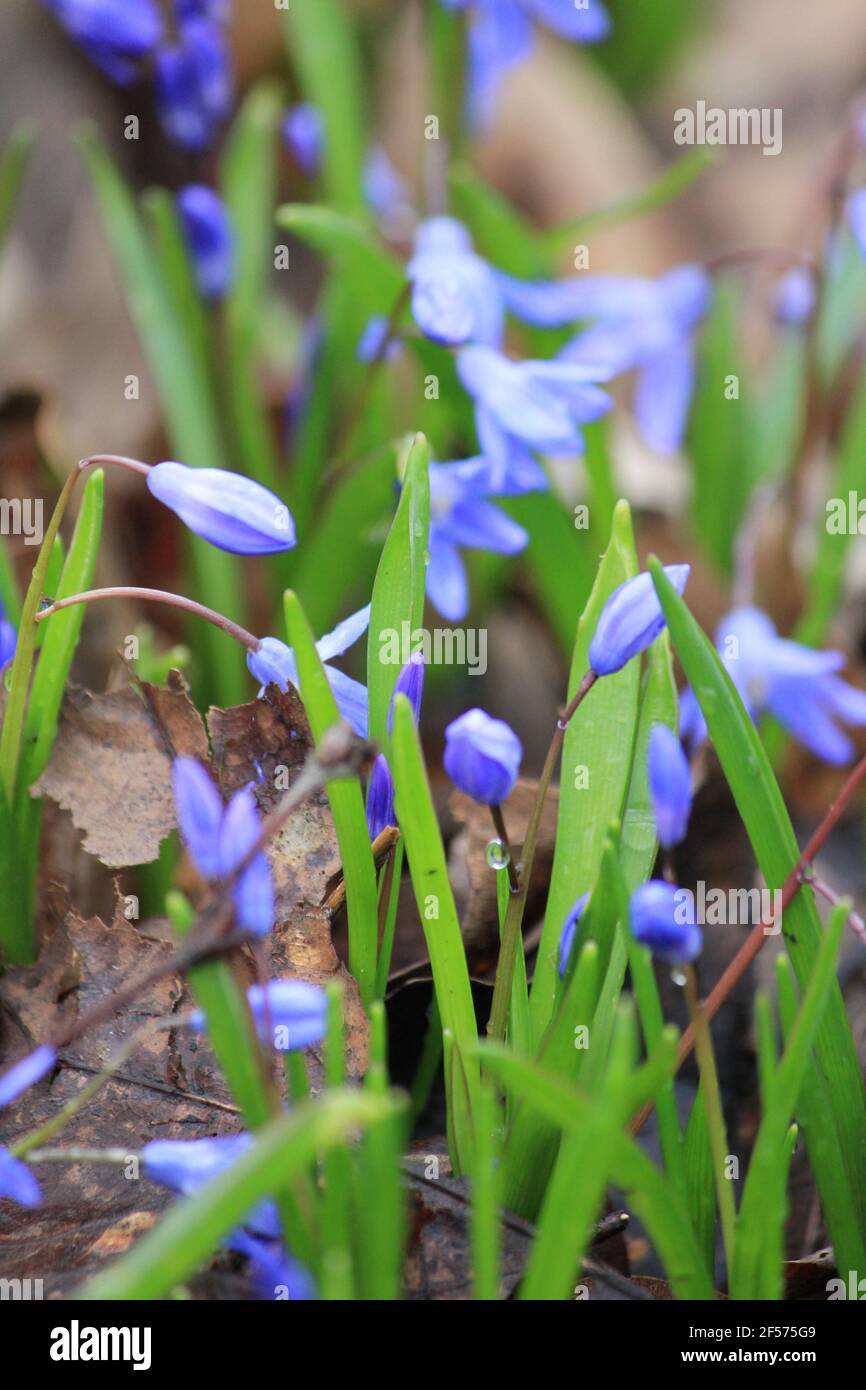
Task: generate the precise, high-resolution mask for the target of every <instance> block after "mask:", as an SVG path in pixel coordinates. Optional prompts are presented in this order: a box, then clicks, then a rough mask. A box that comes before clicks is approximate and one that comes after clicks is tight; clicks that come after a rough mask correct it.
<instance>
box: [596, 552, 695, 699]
mask: <svg viewBox="0 0 866 1390" xmlns="http://www.w3.org/2000/svg"><path fill="white" fill-rule="evenodd" d="M690 569H691V566H690V565H666V566H665V571H664V572H665V574H666V575H667V577H668V579H669V580H670V582H671V584H673V586H674V588H675V589H676V591H677V593H678V594H681V593H682V592H683V590H684V589H685V587H686V580H687V579H688V577H689V571H690ZM664 625H665V616H664V613H663V612H662V606H661V604H660V603H659V599H658V595H657V593H656V591H655V585H654V584H653V580H652V575H651V574H646V573H644V574H638V575H635V577H634V579H627V580H626V581H625V583H624V584H620V586H619V588H618V589H614V591H613V593H612V594H611V596H610V598H609V599H608V601H607V603H606V604H605V605H604V608H603V609H602V613H601V617H600V618H599V620H598V626H597V628H596V629H595V636H594V637H593V639H592V641H591V642H590V644H589V665H590V668H591V669H592V670H593V671H594V672H595V674H596V675H597V676H610V675H613V673H614V672H615V671H620V670H622V668H623V666H625V664H626V662H627V661H631V659H632V657H633V656H637V655H638V653H639V652H642V651H645V650H646V648H647V647H648V646H649V645H650V643H652V642H654V641H655V639H656V638H657V637H658V635H659V633H660V632H661V631H662V629H663V627H664Z"/></svg>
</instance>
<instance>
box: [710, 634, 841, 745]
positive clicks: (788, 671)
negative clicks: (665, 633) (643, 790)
mask: <svg viewBox="0 0 866 1390" xmlns="http://www.w3.org/2000/svg"><path fill="white" fill-rule="evenodd" d="M716 647H717V648H718V651H719V654H720V656H721V658H722V661H723V662H724V665H725V667H726V669H727V671H728V674H729V675H730V677H731V679H732V680H733V682H734V684H735V686H736V687H737V690H738V691H739V693H740V697H741V699H742V701H743V703H744V705H745V706H746V709H747V710H748V711H749V714H750V715H751V716H752V718H753V719H757V718H758V717H759V716H760V715H761V714H763V713H764V712H765V711H769V713H770V714H773V715H775V717H776V719H778V721H779V723H780V724H782V725H784V727H785V728H786V729H787V730H788V732H789V733H791V734H793V736H794V738H796V739H797V740H798V742H799V743H802V744H803V746H804V747H805V748H808V749H809V751H810V752H812V753H814V754H815V756H816V757H818V758H821V759H822V760H823V761H824V762H827V763H833V764H842V763H847V762H849V761H850V759H851V758H852V757H853V755H854V751H855V750H854V745H853V744H852V742H851V740H850V739H849V738H848V737H847V735H846V734H844V733H843V732H842V730H841V729H839V728H838V726H837V724H836V722H835V721H836V720H839V721H841V722H843V723H845V724H851V725H854V726H856V727H863V726H864V725H866V692H864V691H862V690H857V689H856V687H855V686H852V685H849V684H848V683H847V681H844V680H842V678H841V677H840V676H839V675H838V672H839V671H840V670H841V669H842V668H843V667H844V665H845V655H844V653H843V652H838V651H829V652H823V651H814V650H813V649H812V648H811V647H804V646H801V644H800V643H799V642H792V641H790V640H789V639H787V638H783V637H780V636H779V634H778V632H777V631H776V628H775V627H774V625H773V623H772V622H771V621H770V619H769V618H768V617H767V615H766V614H765V613H762V612H761V611H760V609H758V608H752V607H742V608H735V609H734V610H733V611H732V612H731V613H729V614H728V615H727V617H726V618H723V619H722V621H721V623H720V624H719V627H718V630H717V632H716ZM705 729H706V726H705V725H704V724H703V721H702V720H701V721H699V722H698V721H693V727H692V729H691V731H690V732H691V734H692V737H693V738H695V739H698V738H700V736H701V735H702V734H704V733H705Z"/></svg>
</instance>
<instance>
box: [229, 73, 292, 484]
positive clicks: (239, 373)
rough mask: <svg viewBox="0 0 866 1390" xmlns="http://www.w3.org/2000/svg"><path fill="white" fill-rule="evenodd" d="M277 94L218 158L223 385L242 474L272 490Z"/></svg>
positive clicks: (256, 103) (243, 123)
mask: <svg viewBox="0 0 866 1390" xmlns="http://www.w3.org/2000/svg"><path fill="white" fill-rule="evenodd" d="M281 111H282V92H281V90H280V88H279V86H278V85H276V84H275V83H273V82H261V83H259V84H257V85H256V86H255V87H253V89H252V91H251V92H250V93H249V95H248V96H247V97H246V99H245V100H244V103H243V105H242V106H241V109H240V111H239V112H238V115H237V117H236V118H235V123H234V126H233V127H232V132H231V136H230V138H229V142H228V147H227V149H226V152H225V155H224V157H223V162H222V169H221V178H220V182H221V185H222V193H223V197H224V198H225V202H226V206H227V207H228V210H229V213H230V215H231V218H232V223H233V226H234V230H235V238H236V243H235V275H234V280H233V282H232V287H231V290H230V292H229V295H228V298H227V300H226V306H225V310H226V343H227V349H228V352H227V358H228V360H227V363H226V370H225V378H224V379H225V385H226V389H227V397H228V402H229V406H230V409H231V415H232V422H233V426H234V437H235V440H236V442H237V446H238V450H239V454H240V458H241V460H242V462H243V464H244V468H243V470H242V471H244V472H246V473H248V474H249V475H250V477H252V478H255V479H256V481H257V482H260V483H261V484H262V485H263V486H264V487H268V488H271V489H272V490H276V489H277V485H278V476H279V458H278V454H277V448H276V444H275V441H274V434H273V429H272V427H271V422H270V420H269V418H268V411H267V406H266V402H265V394H264V391H263V389H262V383H261V382H260V380H259V374H258V367H259V353H260V349H261V334H262V327H263V324H264V322H265V317H266V303H267V297H268V288H269V285H270V280H271V273H272V270H273V255H274V234H273V225H274V207H275V203H276V191H277V141H278V131H279V121H280V114H281Z"/></svg>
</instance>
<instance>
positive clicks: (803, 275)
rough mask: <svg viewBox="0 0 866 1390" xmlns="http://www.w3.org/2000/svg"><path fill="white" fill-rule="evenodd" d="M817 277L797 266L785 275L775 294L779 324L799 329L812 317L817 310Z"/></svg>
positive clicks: (774, 300)
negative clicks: (815, 309)
mask: <svg viewBox="0 0 866 1390" xmlns="http://www.w3.org/2000/svg"><path fill="white" fill-rule="evenodd" d="M815 298H816V289H815V276H814V275H813V274H812V271H811V270H808V269H807V268H806V266H804V265H795V266H794V268H793V269H792V270H789V271H788V273H787V274H786V275H783V276H782V277H781V279H780V280H779V282H778V284H777V285H776V288H775V292H774V294H773V313H774V315H775V318H776V320H777V322H779V323H783V324H785V325H786V326H789V327H793V328H799V327H800V326H801V325H802V324H804V323H807V322H808V321H809V319H810V318H811V317H812V312H813V310H814V308H815Z"/></svg>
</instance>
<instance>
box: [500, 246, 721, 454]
mask: <svg viewBox="0 0 866 1390" xmlns="http://www.w3.org/2000/svg"><path fill="white" fill-rule="evenodd" d="M513 284H514V282H512V286H513ZM568 287H571V288H570V304H568V296H565V295H564V289H567V288H568ZM542 288H543V287H542ZM556 288H557V291H558V296H557V295H556V294H552V293H550V292H549V291H545V293H546V294H547V297H548V299H549V300H551V301H552V302H551V304H550V309H551V314H552V315H554V311H558V316H554V317H552V318H551V319H550V320H549V321H551V322H554V321H555V322H560V323H562V322H565V321H566V320H565V319H564V318H563V317H562V315H563V314H564V313H565V311H566V308H567V307H568V308H570V309H571V316H572V317H574V318H577V317H580V318H583V317H593V318H598V320H599V322H597V323H596V324H595V325H594V326H593V327H591V328H588V329H586V331H585V332H583V333H580V334H579V335H578V337H577V338H575V339H574V341H573V342H572V343H570V344H569V345H568V347H566V348H565V349H564V350H563V352H562V353H561V354H560V360H564V361H566V362H572V363H580V362H583V363H592V364H595V365H598V366H601V367H606V368H607V369H608V370H609V371H610V372H611V373H614V374H618V373H620V372H627V371H630V370H632V369H633V368H636V369H637V372H638V380H637V388H636V391H635V401H634V408H635V415H636V417H637V422H638V426H639V428H640V430H641V433H642V434H643V436H644V439H645V440H646V442H647V444H649V446H650V447H651V448H652V449H655V450H657V451H658V452H660V453H670V452H672V451H673V450H675V449H678V448H679V446H680V444H681V443H682V439H683V434H684V432H685V427H686V421H687V419H688V410H689V403H690V401H691V396H692V386H693V383H694V367H695V363H694V359H695V351H694V341H693V340H694V332H695V329H696V328H697V326H698V324H699V323H700V322H701V320H702V319H703V317H704V316H705V314H706V312H707V309H708V308H709V305H710V302H711V297H712V284H711V281H710V278H709V276H708V275H707V273H706V271H705V270H704V269H703V268H702V267H701V266H698V265H684V266H679V267H678V268H677V269H676V270H672V271H669V272H668V274H667V275H663V276H662V277H661V279H659V280H645V279H642V278H640V277H635V276H625V275H624V276H599V277H591V276H586V277H585V278H583V279H577V280H572V281H570V282H568V286H566V287H563V286H558V287H556ZM511 298H512V300H513V302H514V303H515V304H516V303H518V302H520V301H519V300H518V298H517V291H516V290H514V289H513V290H512V295H511ZM531 298H532V291H531V289H530V288H525V289H524V291H523V307H524V309H525V310H527V309H528V308H529V307H530V301H531ZM535 307H536V310H537V312H538V313H540V312H541V306H539V305H536V306H535Z"/></svg>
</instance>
